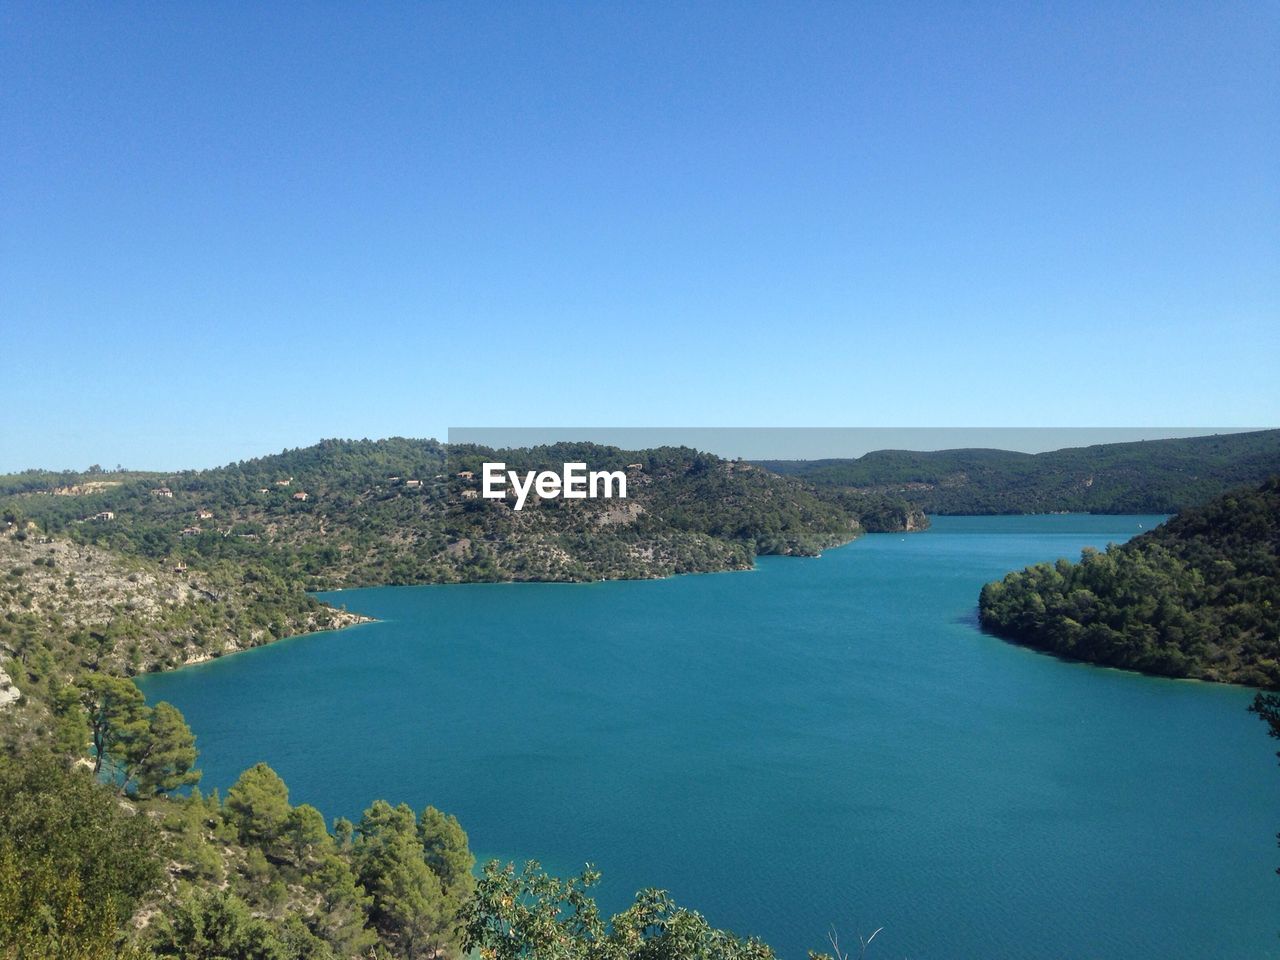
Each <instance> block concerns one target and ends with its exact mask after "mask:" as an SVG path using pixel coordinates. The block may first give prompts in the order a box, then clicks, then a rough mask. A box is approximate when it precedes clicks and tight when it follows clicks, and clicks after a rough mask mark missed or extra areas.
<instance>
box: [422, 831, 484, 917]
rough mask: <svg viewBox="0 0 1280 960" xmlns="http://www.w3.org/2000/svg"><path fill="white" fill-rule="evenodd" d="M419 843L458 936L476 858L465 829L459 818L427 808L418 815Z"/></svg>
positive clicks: (473, 886)
mask: <svg viewBox="0 0 1280 960" xmlns="http://www.w3.org/2000/svg"><path fill="white" fill-rule="evenodd" d="M418 842H419V843H421V844H422V852H423V857H424V859H425V860H426V862H427V866H428V867H430V868H431V872H432V873H434V874H435V875H436V876H437V877H439V878H440V887H441V891H442V893H443V894H444V900H445V909H446V912H447V913H448V914H449V916H450V917H452V919H453V923H454V931H453V933H454V936H455V937H457V938H458V939H461V935H462V926H463V911H464V909H465V908H466V905H467V903H468V902H469V901H470V899H471V895H472V894H473V893H474V891H475V885H476V881H475V876H474V874H472V872H471V870H472V868H473V867H474V866H475V863H476V858H475V857H474V856H473V855H472V853H471V848H470V847H469V846H468V844H467V834H466V831H464V830H463V829H462V825H461V824H460V823H458V818H457V817H453V816H450V815H449V814H447V813H441V812H440V811H439V810H437V809H436V808H435V807H427V808H426V809H425V810H423V811H422V816H420V817H419V818H418Z"/></svg>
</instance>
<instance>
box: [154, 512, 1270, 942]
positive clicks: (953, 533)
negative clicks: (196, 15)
mask: <svg viewBox="0 0 1280 960" xmlns="http://www.w3.org/2000/svg"><path fill="white" fill-rule="evenodd" d="M1158 520H1159V518H1152V517H1088V516H1045V517H994V518H977V517H972V518H970V517H958V518H945V517H944V518H939V519H936V520H935V521H934V526H933V529H932V530H931V531H929V532H927V533H921V534H912V535H905V536H904V535H898V534H881V535H873V536H868V537H865V538H863V539H861V540H859V541H856V542H855V543H853V544H850V545H849V546H847V547H843V548H840V549H837V550H832V551H829V552H828V553H827V554H825V555H824V556H822V557H820V558H816V559H795V558H764V559H762V560H761V561H760V564H759V568H758V569H757V570H756V571H754V572H750V573H729V574H714V575H705V576H689V577H678V578H675V579H671V580H665V581H643V582H615V583H601V584H585V585H560V584H496V585H463V586H430V587H399V588H395V587H392V588H379V589H369V590H351V591H345V592H342V593H336V594H328V595H326V599H328V600H330V601H331V602H335V603H344V604H346V605H347V606H348V607H349V608H350V609H353V610H358V611H360V612H363V613H366V614H370V615H372V616H375V617H378V618H380V619H381V620H382V622H380V623H376V624H370V625H365V626H360V627H355V628H352V629H349V630H345V631H341V632H338V633H328V634H316V635H312V636H309V637H300V638H296V639H293V640H288V641H284V642H282V643H278V644H275V645H272V646H270V647H263V648H259V649H256V650H252V651H248V652H246V653H243V654H237V655H236V656H233V657H228V658H225V659H222V660H218V661H214V662H211V663H207V664H202V665H199V666H196V667H190V668H187V669H184V670H181V671H178V672H175V673H170V674H164V675H156V676H149V677H146V678H144V679H143V680H142V681H141V686H142V688H143V689H144V691H145V692H146V694H147V696H148V698H149V699H150V700H151V701H152V702H154V701H156V700H160V699H165V700H170V701H172V702H173V703H175V704H176V705H177V706H178V707H179V708H180V709H181V710H182V711H183V712H184V713H185V714H186V716H187V719H188V720H189V722H190V723H191V726H192V728H193V729H194V730H195V732H196V734H197V736H198V746H199V748H200V750H201V765H202V767H203V768H204V771H205V778H204V783H203V786H204V787H205V788H206V789H208V788H212V787H215V786H216V787H219V788H221V789H222V790H224V791H225V789H226V787H227V786H228V785H230V784H231V783H232V782H234V780H235V778H236V776H237V775H238V773H239V771H240V770H242V769H243V768H245V767H247V766H249V765H251V764H253V763H255V762H257V761H259V760H263V761H266V762H267V763H269V764H271V766H273V767H274V768H275V769H276V770H277V771H278V772H279V773H280V774H281V775H282V776H283V777H284V778H285V780H286V782H287V783H288V784H289V786H290V788H291V798H292V799H293V801H294V802H295V803H300V802H308V803H313V804H315V805H316V806H318V807H320V809H321V810H323V811H324V812H325V814H326V815H327V816H329V817H330V818H332V817H334V816H337V815H343V816H348V817H351V818H353V819H355V818H356V817H358V816H359V814H360V811H361V810H362V809H363V808H364V807H366V806H367V805H368V804H369V803H370V801H372V800H373V799H375V798H378V797H385V798H387V799H389V800H391V801H393V802H398V801H407V802H408V803H410V804H412V805H413V806H414V807H415V808H421V807H423V806H425V805H427V804H428V803H431V804H434V805H436V806H437V807H440V808H442V809H445V810H448V811H450V812H452V813H455V814H457V815H458V817H459V818H460V819H461V820H462V823H463V826H464V827H465V828H466V829H467V830H468V832H469V833H470V836H471V843H472V847H473V849H474V850H475V851H476V852H477V854H478V855H480V856H481V857H485V856H502V857H506V858H524V857H536V858H538V859H540V860H541V861H542V862H543V863H544V865H546V866H548V867H549V868H552V869H555V870H556V871H560V872H570V871H576V870H577V869H580V867H581V865H582V863H583V862H585V861H588V860H590V861H592V862H594V863H595V864H596V865H597V866H598V867H599V868H600V869H601V870H603V871H604V874H605V882H604V884H603V885H602V887H601V888H600V899H601V900H602V901H603V903H604V904H605V905H606V906H607V907H609V908H610V909H617V908H620V907H621V906H623V905H624V903H625V902H626V900H627V899H628V898H629V897H630V895H631V893H633V892H634V891H635V890H636V889H638V888H640V887H645V886H660V887H665V888H667V889H669V890H671V891H672V893H673V894H674V895H675V896H676V898H677V900H678V901H679V902H680V903H682V904H685V905H688V906H691V907H693V908H695V909H697V910H699V911H701V912H702V913H704V914H705V915H706V916H707V917H708V919H709V920H710V921H711V922H712V923H713V924H715V925H718V926H726V927H730V928H732V929H734V930H735V931H737V932H739V933H741V934H748V933H750V934H756V935H759V936H760V937H762V938H763V939H765V940H766V941H767V942H769V943H771V944H772V945H773V946H775V948H777V949H778V950H779V951H780V953H781V955H782V956H783V957H784V958H787V960H801V958H803V957H804V955H805V953H804V952H805V950H807V949H809V948H811V947H812V948H821V947H825V946H826V934H827V930H828V929H829V928H830V927H831V926H832V925H835V926H836V927H837V929H838V930H839V931H840V932H841V934H842V943H844V944H846V945H847V944H848V943H850V942H852V943H854V944H855V945H856V942H857V937H856V934H857V933H858V932H859V931H860V932H862V933H864V934H868V933H870V932H871V931H873V930H875V929H876V928H877V927H881V926H883V927H884V928H885V929H884V932H883V933H881V934H880V936H879V937H878V938H877V940H876V942H875V943H874V944H873V945H872V947H871V950H870V951H869V953H868V956H869V957H871V958H876V957H883V958H885V960H891V958H900V957H912V958H916V960H919V958H948V960H956V958H972V960H979V958H981V960H1000V958H1019V960H1025V958H1044V960H1050V958H1052V960H1061V958H1064V957H1081V958H1091V957H1105V958H1133V960H1149V958H1152V957H1171V958H1172V957H1195V958H1198V960H1204V958H1217V957H1221V958H1238V957H1274V956H1278V955H1280V949H1278V948H1280V940H1278V939H1277V933H1278V932H1280V911H1277V909H1276V907H1277V904H1278V903H1280V878H1278V877H1277V876H1276V875H1275V873H1274V872H1273V871H1274V868H1275V867H1276V866H1277V865H1278V864H1280V849H1277V848H1276V845H1275V833H1276V831H1277V830H1280V802H1277V801H1278V800H1280V769H1278V768H1277V765H1276V760H1275V757H1274V753H1273V751H1274V748H1275V746H1276V744H1275V743H1274V742H1273V741H1271V740H1269V739H1268V738H1267V737H1266V735H1265V730H1264V728H1263V726H1262V724H1261V723H1260V722H1259V721H1258V720H1257V719H1256V718H1254V717H1253V716H1251V715H1249V714H1246V713H1245V707H1246V705H1247V704H1248V702H1249V700H1250V698H1251V694H1250V692H1249V691H1246V690H1243V689H1240V688H1230V687H1221V686H1211V685H1206V684H1197V683H1189V682H1176V681H1167V680H1157V679H1152V678H1147V677H1140V676H1136V675H1132V674H1126V673H1122V672H1119V671H1114V670H1106V669H1099V668H1095V667H1089V666H1085V665H1082V664H1072V663H1066V662H1062V661H1059V660H1056V659H1054V658H1052V657H1048V656H1044V655H1041V654H1037V653H1033V652H1030V651H1027V650H1024V649H1021V648H1018V647H1014V646H1011V645H1009V644H1006V643H1004V642H1002V641H1000V640H998V639H995V638H992V637H988V636H985V635H984V634H982V633H981V632H980V631H979V630H978V629H977V626H976V604H977V593H978V590H979V588H980V587H981V586H982V584H983V583H984V582H986V581H987V580H990V579H994V578H996V577H998V576H1001V575H1003V574H1004V573H1005V572H1006V571H1008V570H1010V569H1012V568H1015V567H1021V566H1023V565H1025V564H1027V563H1032V562H1037V561H1040V560H1052V559H1054V558H1057V557H1060V556H1068V557H1072V558H1076V557H1078V555H1079V551H1080V549H1081V548H1082V547H1084V546H1086V545H1093V546H1099V547H1101V546H1103V545H1105V544H1106V543H1107V542H1108V541H1122V540H1125V539H1127V538H1129V537H1130V536H1133V535H1134V534H1136V533H1139V532H1141V530H1142V529H1149V528H1150V527H1151V526H1153V525H1154V524H1155V523H1157V522H1158ZM855 955H856V953H855Z"/></svg>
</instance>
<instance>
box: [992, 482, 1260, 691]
mask: <svg viewBox="0 0 1280 960" xmlns="http://www.w3.org/2000/svg"><path fill="white" fill-rule="evenodd" d="M979 613H980V616H981V620H982V624H983V626H984V627H986V628H987V629H989V630H991V631H992V632H994V633H997V634H999V635H1001V636H1004V637H1008V638H1009V639H1011V640H1015V641H1017V642H1019V643H1024V644H1027V645H1029V646H1033V647H1037V648H1039V649H1041V650H1047V651H1051V652H1053V653H1057V654H1061V655H1064V656H1068V657H1072V658H1075V659H1079V660H1088V661H1090V662H1093V663H1101V664H1106V665H1109V666H1115V667H1124V668H1126V669H1130V670H1141V671H1143V672H1146V673H1154V674H1159V675H1162V676H1170V677H1195V678H1199V679H1204V680H1220V681H1229V682H1233V683H1244V684H1250V685H1254V686H1260V687H1269V688H1277V687H1280V478H1276V479H1272V480H1269V481H1267V482H1266V483H1265V484H1263V485H1262V486H1261V487H1260V488H1257V489H1245V490H1239V491H1235V492H1232V493H1229V494H1226V495H1224V496H1222V497H1219V498H1217V499H1216V500H1213V501H1211V502H1209V503H1207V504H1205V505H1203V506H1200V507H1196V508H1194V509H1190V510H1186V511H1183V512H1182V513H1180V514H1178V515H1177V516H1175V517H1174V518H1172V519H1171V520H1169V521H1168V522H1167V523H1164V524H1162V525H1161V526H1159V527H1158V528H1156V529H1155V530H1152V531H1151V532H1149V533H1146V534H1144V535H1142V536H1140V537H1137V538H1135V539H1133V540H1131V541H1129V542H1128V543H1126V544H1124V545H1123V546H1118V547H1117V546H1114V545H1113V546H1110V547H1108V548H1107V550H1106V551H1104V552H1098V551H1096V550H1086V551H1085V552H1084V555H1083V557H1082V558H1081V560H1080V562H1079V563H1070V562H1068V561H1066V560H1059V561H1058V562H1057V563H1053V564H1049V563H1041V564H1037V565H1035V566H1033V567H1028V568H1027V569H1025V570H1022V571H1020V572H1016V573H1010V574H1009V575H1008V576H1006V577H1005V578H1004V579H1003V580H1001V581H999V582H996V583H989V584H987V585H986V586H985V587H983V589H982V595H981V597H980V600H979Z"/></svg>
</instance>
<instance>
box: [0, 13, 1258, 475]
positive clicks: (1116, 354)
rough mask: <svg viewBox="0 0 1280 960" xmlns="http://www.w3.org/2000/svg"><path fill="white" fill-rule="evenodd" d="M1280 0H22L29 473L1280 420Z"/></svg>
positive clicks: (9, 167) (6, 191) (11, 202)
mask: <svg viewBox="0 0 1280 960" xmlns="http://www.w3.org/2000/svg"><path fill="white" fill-rule="evenodd" d="M1278 158H1280V6H1278V5H1277V4H1275V3H1272V2H1266V3H1256V4H1236V3H1212V4H1210V3H1202V4H1195V5H1186V4H1168V3H1153V4H1105V3H1103V4H1052V5H1042V4H1025V3H1009V4H982V3H959V2H956V3H948V4H929V3H901V4H899V3H873V4H868V3H803V4H802V3H790V4H776V5H775V4H737V3H734V4H729V3H680V4H671V5H667V4H661V3H655V2H645V3H636V4H631V5H629V6H623V5H620V4H599V3H591V4H574V3H555V4H537V3H532V2H521V3H495V4H463V3H457V4H418V3H414V4H407V3H406V4H403V5H397V4H389V3H374V4H368V5H365V4H346V5H342V4H337V3H322V4H320V3H318V4H313V5H312V4H308V5H296V6H294V5H288V4H261V5H250V4H230V3H226V4H222V3H208V4H178V3H167V2H166V3H162V4H156V5H154V6H151V5H130V4H97V5H90V4H47V3H25V2H14V0H8V2H6V3H4V4H3V5H0V345H2V353H0V357H2V358H3V365H2V366H0V416H2V417H3V420H2V422H3V427H0V469H13V468H18V467H24V466H32V465H46V466H51V467H61V466H79V467H83V466H85V465H87V464H88V463H90V462H94V461H96V462H100V463H102V464H104V465H107V466H113V465H115V464H116V463H124V464H126V465H129V466H136V467H144V466H148V467H162V468H172V467H180V466H205V465H212V464H216V463H221V462H226V461H228V460H232V459H237V458H240V457H245V456H251V455H256V454H260V453H265V452H271V451H275V450H278V449H280V448H282V447H284V446H298V445H303V444H306V443H310V442H313V441H315V440H317V439H319V438H320V437H323V436H369V437H377V436H386V435H391V434H401V435H410V436H424V435H434V436H443V434H444V433H445V431H446V430H447V428H448V427H450V426H464V425H466V426H476V425H511V426H519V425H540V424H548V423H551V424H554V423H579V424H586V425H636V426H639V425H654V424H672V425H686V426H702V425H708V426H735V425H758V426H774V425H797V426H843V425H857V426H951V425H981V426H1035V425H1041V424H1043V425H1055V426H1061V425H1089V426H1093V425H1103V426H1113V425H1139V426H1142V425H1153V424H1163V425H1178V426H1199V425H1220V426H1233V425H1235V426H1254V425H1257V426H1269V425H1275V424H1277V423H1280V362H1278V360H1277V358H1278V357H1280V159H1278Z"/></svg>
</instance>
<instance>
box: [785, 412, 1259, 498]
mask: <svg viewBox="0 0 1280 960" xmlns="http://www.w3.org/2000/svg"><path fill="white" fill-rule="evenodd" d="M761 466H764V467H766V468H768V469H770V470H773V471H775V472H777V473H782V474H785V475H787V476H795V477H799V478H801V479H803V480H806V481H808V482H810V483H812V484H815V485H817V486H822V487H839V488H849V489H855V490H859V491H861V492H864V493H880V494H886V495H892V496H898V497H902V498H905V499H906V500H908V501H910V502H911V503H912V504H914V505H916V506H918V507H920V508H921V509H923V510H924V511H925V512H927V513H931V514H993V513H1054V512H1063V511H1069V512H1079V513H1174V512H1176V511H1178V510H1182V509H1185V508H1187V507H1192V506H1196V505H1197V504H1201V503H1204V502H1205V501H1207V500H1210V499H1212V498H1213V497H1216V496H1219V495H1221V494H1222V493H1225V492H1226V491H1227V490H1230V489H1232V488H1234V487H1238V486H1242V485H1245V484H1254V485H1256V484H1259V483H1261V482H1262V481H1263V480H1265V479H1267V478H1268V477H1269V476H1272V475H1273V474H1276V473H1280V430H1264V431H1257V432H1254V433H1236V434H1222V435H1214V436H1206V437H1191V438H1187V439H1176V440H1146V441H1141V442H1136V443H1108V444H1098V445H1095V446H1090V447H1073V448H1068V449H1064V450H1054V451H1052V452H1049V453H1038V454H1028V453H1014V452H1011V451H1008V450H980V449H974V450H939V451H934V452H923V453H922V452H914V451H907V450H879V451H876V452H874V453H868V454H866V455H865V456H863V457H859V458H857V459H849V460H774V461H761Z"/></svg>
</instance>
